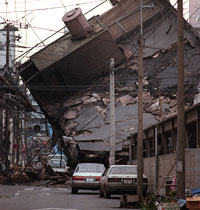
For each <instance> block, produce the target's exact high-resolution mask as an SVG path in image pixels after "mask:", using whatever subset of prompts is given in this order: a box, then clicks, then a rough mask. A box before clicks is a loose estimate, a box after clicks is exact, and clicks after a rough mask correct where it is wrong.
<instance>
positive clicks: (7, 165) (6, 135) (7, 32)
mask: <svg viewBox="0 0 200 210" xmlns="http://www.w3.org/2000/svg"><path fill="white" fill-rule="evenodd" d="M9 50H10V27H9V24H7V25H6V68H7V70H8V69H9V65H10V62H9V57H10V53H9ZM8 115H9V108H8V106H7V107H6V108H5V142H6V154H5V155H6V158H5V159H6V171H8V167H9V162H8V150H9V142H8V141H9V130H8V129H9V127H8V121H9V119H8Z"/></svg>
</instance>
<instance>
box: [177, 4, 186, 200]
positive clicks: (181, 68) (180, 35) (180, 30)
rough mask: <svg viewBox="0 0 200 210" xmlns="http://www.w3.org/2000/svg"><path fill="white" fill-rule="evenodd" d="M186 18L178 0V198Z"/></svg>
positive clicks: (181, 191) (181, 182)
mask: <svg viewBox="0 0 200 210" xmlns="http://www.w3.org/2000/svg"><path fill="white" fill-rule="evenodd" d="M183 26H184V19H183V0H178V19H177V28H178V37H177V38H178V47H177V57H178V62H177V63H178V78H177V97H178V102H177V104H178V105H177V109H178V115H177V153H176V174H177V198H184V197H185V132H184V130H185V115H184V27H183Z"/></svg>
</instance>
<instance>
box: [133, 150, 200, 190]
mask: <svg viewBox="0 0 200 210" xmlns="http://www.w3.org/2000/svg"><path fill="white" fill-rule="evenodd" d="M175 160H176V153H171V154H167V155H159V156H158V186H160V184H161V183H162V181H163V177H166V176H167V174H168V173H169V171H170V169H171V168H172V166H173V164H174V162H175ZM133 164H137V160H134V161H133ZM155 167H156V165H155V157H150V158H144V174H145V175H147V177H148V180H149V189H148V192H149V193H153V192H154V190H155V174H156V169H155ZM175 175H176V166H175V167H174V168H173V170H172V172H171V173H170V175H169V176H171V177H170V178H168V180H172V177H173V176H175ZM185 185H186V189H190V188H200V148H199V149H186V150H185ZM165 192H166V188H165V184H164V185H163V187H162V188H161V189H160V192H159V194H165Z"/></svg>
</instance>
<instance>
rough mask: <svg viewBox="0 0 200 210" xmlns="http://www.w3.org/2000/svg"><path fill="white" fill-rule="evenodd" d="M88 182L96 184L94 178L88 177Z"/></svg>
mask: <svg viewBox="0 0 200 210" xmlns="http://www.w3.org/2000/svg"><path fill="white" fill-rule="evenodd" d="M86 182H94V178H91V177H87V178H86Z"/></svg>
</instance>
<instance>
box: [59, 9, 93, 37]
mask: <svg viewBox="0 0 200 210" xmlns="http://www.w3.org/2000/svg"><path fill="white" fill-rule="evenodd" d="M62 21H63V22H64V23H65V25H66V26H67V28H68V29H69V31H70V32H71V34H72V38H73V39H80V38H83V37H87V35H88V34H89V33H90V32H91V26H90V25H89V23H88V21H87V20H86V18H85V16H84V15H83V13H82V11H81V9H80V8H75V9H73V10H70V11H69V12H67V13H66V14H65V15H64V16H63V18H62Z"/></svg>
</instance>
